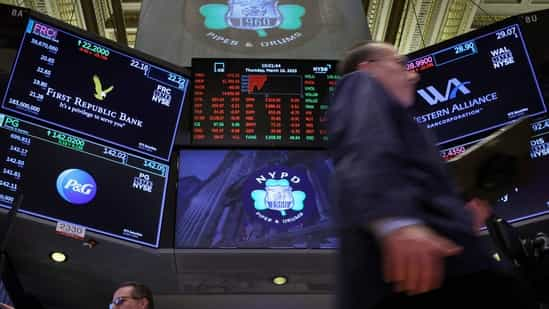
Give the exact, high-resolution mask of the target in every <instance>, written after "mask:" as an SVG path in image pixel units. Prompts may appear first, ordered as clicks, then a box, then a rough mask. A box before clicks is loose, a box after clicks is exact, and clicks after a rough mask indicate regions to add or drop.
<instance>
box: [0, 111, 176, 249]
mask: <svg viewBox="0 0 549 309" xmlns="http://www.w3.org/2000/svg"><path fill="white" fill-rule="evenodd" d="M0 145H2V146H0V207H4V208H11V206H12V205H13V203H14V201H15V199H16V196H17V195H18V194H21V193H22V194H24V195H25V198H24V201H23V204H22V206H21V209H20V212H22V213H25V214H29V215H32V216H36V217H39V218H43V219H46V220H51V221H55V222H59V221H62V222H70V223H74V224H77V225H80V226H84V227H86V229H87V230H89V231H93V232H97V233H101V234H105V235H108V236H112V237H116V238H120V239H124V240H128V241H132V242H136V243H139V244H144V245H148V246H152V247H158V242H159V236H160V226H161V222H162V214H163V209H164V199H165V192H166V188H167V185H168V173H169V166H168V165H166V164H165V163H163V161H153V160H150V159H147V158H143V157H140V156H137V155H135V154H132V153H129V152H125V151H121V150H118V149H115V148H112V147H110V146H106V145H103V144H99V143H96V142H94V141H90V140H87V139H84V138H81V137H77V136H75V135H71V134H69V133H67V132H64V131H59V130H56V129H52V128H49V127H44V126H40V125H36V124H33V123H31V122H29V121H27V120H23V119H20V118H16V117H12V116H7V115H4V114H0Z"/></svg>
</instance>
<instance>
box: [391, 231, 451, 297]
mask: <svg viewBox="0 0 549 309" xmlns="http://www.w3.org/2000/svg"><path fill="white" fill-rule="evenodd" d="M382 250H383V273H384V278H385V281H387V282H390V283H393V285H394V288H395V291H397V292H406V293H408V294H410V295H413V294H419V293H425V292H428V291H431V290H433V289H436V288H438V287H440V285H441V283H442V280H443V279H444V258H445V257H447V256H452V255H457V254H459V253H460V252H461V251H462V248H461V247H460V246H458V245H456V244H455V243H454V242H452V241H451V240H449V239H446V238H444V237H441V236H439V235H437V234H436V233H435V232H434V231H432V230H431V229H429V228H428V227H426V226H423V225H410V226H406V227H403V228H400V229H398V230H396V231H393V232H392V233H390V234H388V235H386V236H385V237H383V239H382Z"/></svg>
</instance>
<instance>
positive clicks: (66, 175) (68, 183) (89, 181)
mask: <svg viewBox="0 0 549 309" xmlns="http://www.w3.org/2000/svg"><path fill="white" fill-rule="evenodd" d="M56 185H57V193H59V195H61V197H62V198H63V199H64V200H65V201H67V202H69V203H71V204H86V203H88V202H90V201H91V200H93V198H94V197H95V193H96V192H97V185H96V184H95V180H94V179H93V177H92V176H91V175H90V174H88V173H87V172H85V171H83V170H79V169H76V168H71V169H68V170H64V171H63V172H62V173H61V174H59V176H57V184H56Z"/></svg>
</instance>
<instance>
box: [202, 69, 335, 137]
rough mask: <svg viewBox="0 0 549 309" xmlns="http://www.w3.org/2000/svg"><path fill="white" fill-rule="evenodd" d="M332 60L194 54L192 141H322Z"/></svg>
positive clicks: (332, 80)
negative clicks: (225, 56) (230, 57)
mask: <svg viewBox="0 0 549 309" xmlns="http://www.w3.org/2000/svg"><path fill="white" fill-rule="evenodd" d="M335 70H336V62H335V61H321V60H318V61H313V60H310V61H306V60H262V59H193V75H194V89H193V126H192V143H193V144H196V145H210V146H256V147H305V148H306V147H311V148H321V147H325V146H326V141H327V130H326V121H327V119H326V111H327V109H328V101H329V95H330V94H331V93H332V92H333V91H334V89H335V84H336V82H337V79H338V78H339V76H338V75H336V74H335Z"/></svg>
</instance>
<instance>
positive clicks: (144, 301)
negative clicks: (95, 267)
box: [110, 282, 154, 309]
mask: <svg viewBox="0 0 549 309" xmlns="http://www.w3.org/2000/svg"><path fill="white" fill-rule="evenodd" d="M110 308H111V309H154V301H153V296H152V293H151V290H150V289H149V288H148V287H147V286H145V285H143V284H141V283H137V282H124V283H122V284H120V285H119V286H118V289H116V291H115V292H114V295H113V296H112V303H111V306H110Z"/></svg>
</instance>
